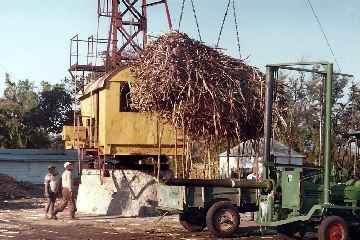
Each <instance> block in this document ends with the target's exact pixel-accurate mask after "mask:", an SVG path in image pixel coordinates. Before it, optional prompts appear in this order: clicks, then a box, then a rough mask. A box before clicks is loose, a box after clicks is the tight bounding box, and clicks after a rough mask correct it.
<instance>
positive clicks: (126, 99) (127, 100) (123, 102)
mask: <svg viewBox="0 0 360 240" xmlns="http://www.w3.org/2000/svg"><path fill="white" fill-rule="evenodd" d="M120 112H134V111H133V109H131V97H130V87H129V83H127V82H121V83H120Z"/></svg>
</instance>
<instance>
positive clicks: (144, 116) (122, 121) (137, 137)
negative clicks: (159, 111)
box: [81, 68, 182, 155]
mask: <svg viewBox="0 0 360 240" xmlns="http://www.w3.org/2000/svg"><path fill="white" fill-rule="evenodd" d="M133 80H134V77H133V76H132V75H131V72H130V70H129V68H126V69H124V70H122V71H119V72H118V73H116V74H115V75H114V76H113V77H112V78H111V79H109V80H108V81H107V82H106V83H105V86H104V88H102V89H100V90H99V93H98V94H99V98H98V101H97V97H96V95H93V96H91V95H89V96H88V97H84V98H82V99H81V113H82V115H83V116H90V117H93V118H94V119H95V121H96V123H95V127H96V128H97V127H98V128H99V129H96V130H95V132H97V131H99V139H98V147H99V148H100V149H101V150H102V151H103V152H104V154H114V155H133V154H139V155H156V154H158V152H159V149H158V145H159V141H160V142H161V145H162V147H161V148H162V150H161V153H162V154H167V155H174V154H175V142H176V143H177V154H178V155H181V154H182V150H181V144H182V141H181V137H179V136H180V135H181V134H180V133H179V132H181V131H178V133H177V135H178V137H177V138H178V140H177V141H176V140H175V130H174V129H173V127H172V126H171V125H169V124H164V123H161V122H159V121H158V118H157V117H156V115H155V114H148V113H137V112H120V85H121V82H131V81H133ZM97 108H99V111H98V117H99V119H97ZM97 121H98V123H97ZM85 122H86V121H84V119H83V123H85ZM84 125H85V124H84Z"/></svg>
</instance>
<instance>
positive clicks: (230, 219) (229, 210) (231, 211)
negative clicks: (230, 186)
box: [206, 201, 240, 237]
mask: <svg viewBox="0 0 360 240" xmlns="http://www.w3.org/2000/svg"><path fill="white" fill-rule="evenodd" d="M239 224H240V215H239V211H238V210H237V209H236V207H234V205H233V204H232V203H231V202H229V201H220V202H216V203H214V204H213V205H212V206H211V207H210V208H209V210H208V211H207V214H206V226H207V228H208V229H209V231H210V232H211V233H212V234H213V235H215V236H217V237H231V236H233V235H234V233H235V232H236V231H237V229H238V227H239Z"/></svg>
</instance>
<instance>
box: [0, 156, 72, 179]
mask: <svg viewBox="0 0 360 240" xmlns="http://www.w3.org/2000/svg"><path fill="white" fill-rule="evenodd" d="M50 164H51V165H54V166H55V167H56V169H57V170H58V172H59V173H60V174H61V173H62V172H63V170H64V166H63V164H64V162H60V161H59V162H54V161H1V162H0V173H1V174H6V175H9V176H12V177H15V178H16V180H17V181H27V182H31V183H34V184H42V183H44V177H45V175H46V174H47V168H48V166H49V165H50ZM75 166H76V165H75ZM73 173H74V175H76V173H77V170H76V169H74V171H73Z"/></svg>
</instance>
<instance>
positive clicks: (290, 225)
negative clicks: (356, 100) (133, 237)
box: [159, 62, 360, 240]
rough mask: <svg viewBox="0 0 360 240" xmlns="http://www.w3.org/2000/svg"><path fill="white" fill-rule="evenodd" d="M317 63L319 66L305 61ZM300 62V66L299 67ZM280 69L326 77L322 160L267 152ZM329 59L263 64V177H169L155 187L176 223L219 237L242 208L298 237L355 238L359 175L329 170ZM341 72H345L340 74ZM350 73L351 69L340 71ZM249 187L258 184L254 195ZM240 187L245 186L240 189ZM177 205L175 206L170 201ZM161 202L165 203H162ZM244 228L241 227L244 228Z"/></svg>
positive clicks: (233, 226)
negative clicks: (292, 160) (288, 159)
mask: <svg viewBox="0 0 360 240" xmlns="http://www.w3.org/2000/svg"><path fill="white" fill-rule="evenodd" d="M313 65H321V66H323V67H324V68H325V69H326V70H325V71H319V70H313V69H308V68H305V67H304V66H313ZM299 66H300V67H299ZM279 69H286V70H295V71H305V72H315V73H317V74H321V75H323V76H324V77H325V79H326V81H325V119H324V125H325V131H324V150H323V154H322V155H323V158H324V166H323V167H305V166H299V165H292V164H278V163H277V162H276V159H274V157H273V156H272V155H271V140H272V136H271V134H272V114H273V98H274V86H275V84H276V76H277V72H278V70H279ZM334 74H335V73H333V64H331V63H327V62H300V63H288V64H274V65H267V72H266V103H265V120H264V155H263V165H264V169H263V170H264V171H263V174H262V180H261V181H256V180H245V179H219V180H203V179H202V180H198V179H171V180H168V181H167V182H166V184H167V185H168V186H169V185H170V186H172V187H168V190H169V189H170V190H171V191H170V192H169V191H165V188H164V186H163V187H161V188H162V189H160V190H159V192H160V196H161V195H162V196H164V194H162V193H165V192H167V195H166V194H165V195H166V196H165V197H160V200H159V205H161V204H162V203H164V202H166V201H167V202H168V203H169V202H171V204H173V209H177V210H178V212H179V215H180V223H181V224H182V225H183V226H184V227H185V228H186V229H187V230H190V231H201V230H203V229H204V228H205V227H207V228H208V230H209V231H211V232H212V234H214V235H215V236H218V237H231V236H233V235H234V234H235V233H236V232H237V231H238V228H239V227H240V228H241V223H240V214H239V213H242V212H257V214H256V216H257V219H256V221H257V224H258V225H259V226H260V227H261V228H262V229H263V228H275V229H277V231H278V232H279V233H282V234H285V235H288V236H298V237H299V238H303V236H304V235H305V233H307V232H317V233H318V239H320V240H346V239H360V237H359V236H360V235H359V236H357V235H356V234H357V233H358V232H359V230H360V180H356V179H351V180H348V181H347V182H345V183H336V182H333V181H332V179H333V177H332V176H331V171H330V169H331V165H332V164H331V157H332V156H331V146H332V145H331V134H332V133H331V113H332V81H333V75H334ZM343 75H344V74H343ZM345 76H350V75H345ZM251 189H258V190H257V192H258V193H259V194H257V198H256V200H255V201H250V202H249V201H244V199H249V197H248V196H246V195H249V194H253V192H252V191H246V190H251ZM244 190H245V191H244ZM174 204H175V205H176V206H175V205H174ZM165 205H166V204H165ZM243 231H244V230H242V232H243Z"/></svg>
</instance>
